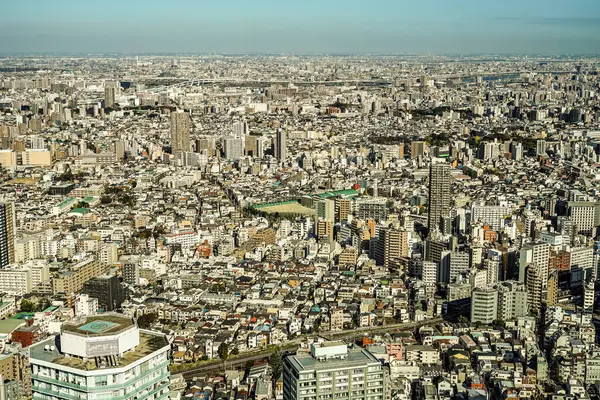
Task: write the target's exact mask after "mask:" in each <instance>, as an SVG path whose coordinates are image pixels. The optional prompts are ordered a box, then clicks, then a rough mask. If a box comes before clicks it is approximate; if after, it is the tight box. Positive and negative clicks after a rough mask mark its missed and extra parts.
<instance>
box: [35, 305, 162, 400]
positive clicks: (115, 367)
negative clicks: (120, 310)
mask: <svg viewBox="0 0 600 400" xmlns="http://www.w3.org/2000/svg"><path fill="white" fill-rule="evenodd" d="M170 349H171V346H170V345H169V343H168V341H167V340H166V337H165V335H163V334H162V333H154V332H150V331H145V330H140V329H139V328H138V326H137V324H136V323H135V322H134V321H132V320H131V319H130V318H127V317H125V316H123V315H121V314H113V313H106V314H102V315H96V316H89V317H87V318H85V317H84V318H82V319H78V320H75V321H73V322H66V323H65V324H63V326H62V329H61V333H60V334H59V335H57V336H51V337H49V338H48V339H46V340H43V341H41V342H38V343H36V344H34V345H32V346H31V347H30V358H29V361H30V363H31V382H32V391H33V398H35V399H50V398H52V399H54V400H63V399H64V400H72V399H75V398H89V399H91V398H97V399H100V398H106V399H122V400H163V399H168V396H169V390H170V389H169V386H170V374H169V352H170Z"/></svg>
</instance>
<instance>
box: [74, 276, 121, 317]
mask: <svg viewBox="0 0 600 400" xmlns="http://www.w3.org/2000/svg"><path fill="white" fill-rule="evenodd" d="M83 293H85V294H87V295H89V296H91V297H95V298H97V299H98V306H99V307H100V308H102V309H104V310H105V311H114V310H116V309H118V308H120V307H121V303H123V300H124V297H125V296H124V293H123V288H122V287H121V282H119V278H118V277H117V276H116V275H102V276H97V277H94V278H92V279H90V280H88V281H87V282H85V283H84V284H83Z"/></svg>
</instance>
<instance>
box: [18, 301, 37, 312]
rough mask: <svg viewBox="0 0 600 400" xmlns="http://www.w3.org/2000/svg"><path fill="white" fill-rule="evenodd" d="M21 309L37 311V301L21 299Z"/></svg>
mask: <svg viewBox="0 0 600 400" xmlns="http://www.w3.org/2000/svg"><path fill="white" fill-rule="evenodd" d="M21 311H24V312H34V311H35V303H34V302H32V301H29V300H27V299H23V300H21Z"/></svg>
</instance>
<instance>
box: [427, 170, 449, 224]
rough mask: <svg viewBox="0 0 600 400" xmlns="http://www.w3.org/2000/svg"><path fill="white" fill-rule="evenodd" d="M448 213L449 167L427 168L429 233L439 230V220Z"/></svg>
mask: <svg viewBox="0 0 600 400" xmlns="http://www.w3.org/2000/svg"><path fill="white" fill-rule="evenodd" d="M449 211H450V167H449V165H448V164H446V163H438V164H432V165H431V167H430V168H429V214H428V218H427V226H428V228H429V231H430V232H431V231H434V230H439V225H440V219H441V218H442V216H445V215H448V213H449Z"/></svg>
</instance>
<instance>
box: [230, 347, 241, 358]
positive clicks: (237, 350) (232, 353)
mask: <svg viewBox="0 0 600 400" xmlns="http://www.w3.org/2000/svg"><path fill="white" fill-rule="evenodd" d="M238 354H240V350H239V349H238V348H237V347H234V348H233V350H231V355H233V356H237V355H238Z"/></svg>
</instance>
